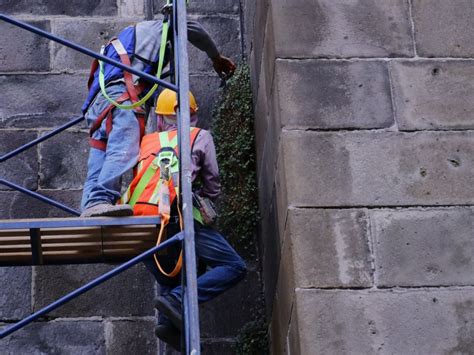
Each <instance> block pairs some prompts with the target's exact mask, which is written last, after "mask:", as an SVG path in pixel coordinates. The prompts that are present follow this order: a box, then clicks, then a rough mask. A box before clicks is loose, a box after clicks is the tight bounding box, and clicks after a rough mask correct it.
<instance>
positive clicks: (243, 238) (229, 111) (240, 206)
mask: <svg viewBox="0 0 474 355" xmlns="http://www.w3.org/2000/svg"><path fill="white" fill-rule="evenodd" d="M214 115H215V116H214V125H213V134H214V137H215V142H216V151H217V161H218V163H219V170H220V177H221V183H222V193H223V199H222V200H221V203H220V204H219V214H220V218H219V222H218V224H219V229H220V230H222V232H224V234H226V235H227V236H228V237H229V238H230V240H232V241H233V242H234V244H235V245H237V246H238V247H239V249H243V250H244V251H245V254H247V255H249V256H255V255H254V253H255V243H254V239H255V231H256V228H257V223H258V219H259V213H258V203H257V177H256V163H255V135H254V115H253V105H252V91H251V88H250V74H249V68H248V66H247V65H246V64H241V65H240V66H239V68H238V69H237V70H236V72H235V74H234V76H233V77H232V79H230V80H229V81H228V83H227V86H226V87H225V89H224V90H223V92H222V95H221V99H220V102H219V104H218V106H217V108H216V109H215V112H214Z"/></svg>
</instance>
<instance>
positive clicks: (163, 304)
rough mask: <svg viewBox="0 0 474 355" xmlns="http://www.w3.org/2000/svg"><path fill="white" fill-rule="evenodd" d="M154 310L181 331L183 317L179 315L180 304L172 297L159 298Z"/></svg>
mask: <svg viewBox="0 0 474 355" xmlns="http://www.w3.org/2000/svg"><path fill="white" fill-rule="evenodd" d="M155 307H156V309H158V311H159V312H161V313H163V314H164V315H165V316H166V317H167V318H168V319H169V320H170V321H171V323H172V324H173V325H174V326H175V327H176V328H178V329H179V331H180V332H181V331H183V317H182V315H181V304H180V303H179V302H178V300H177V299H176V298H174V297H173V296H160V297H158V300H157V301H156V305H155Z"/></svg>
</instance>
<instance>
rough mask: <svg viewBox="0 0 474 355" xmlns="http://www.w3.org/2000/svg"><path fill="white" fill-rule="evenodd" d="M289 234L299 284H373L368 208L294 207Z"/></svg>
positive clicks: (287, 246)
mask: <svg viewBox="0 0 474 355" xmlns="http://www.w3.org/2000/svg"><path fill="white" fill-rule="evenodd" d="M285 234H286V238H285V239H286V240H285V244H284V248H290V250H291V253H292V254H293V257H292V259H293V263H294V266H293V267H294V273H295V275H294V278H295V287H301V288H307V287H314V288H329V287H334V288H336V287H339V288H342V287H351V288H356V287H357V288H359V287H371V286H372V277H371V273H372V272H371V256H370V250H369V240H368V237H369V236H368V234H369V231H368V218H367V215H366V212H365V211H363V210H318V209H299V208H298V209H290V211H289V213H288V222H287V227H286V231H285Z"/></svg>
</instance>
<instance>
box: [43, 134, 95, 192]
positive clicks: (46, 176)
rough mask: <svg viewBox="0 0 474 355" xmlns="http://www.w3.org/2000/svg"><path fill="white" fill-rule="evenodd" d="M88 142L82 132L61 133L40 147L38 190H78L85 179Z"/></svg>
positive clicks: (86, 136)
mask: <svg viewBox="0 0 474 355" xmlns="http://www.w3.org/2000/svg"><path fill="white" fill-rule="evenodd" d="M88 154H89V140H88V135H87V133H85V132H62V133H61V134H60V135H57V136H55V137H53V138H51V139H48V140H47V141H45V142H43V143H41V144H40V147H39V157H40V182H39V183H40V186H41V187H42V188H45V189H63V190H64V189H80V188H81V187H82V184H83V183H84V180H85V178H86V175H87V159H88Z"/></svg>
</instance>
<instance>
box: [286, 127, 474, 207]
mask: <svg viewBox="0 0 474 355" xmlns="http://www.w3.org/2000/svg"><path fill="white" fill-rule="evenodd" d="M473 137H474V136H473V134H472V133H471V132H449V133H447V132H446V133H440V132H423V133H422V132H419V133H391V132H384V133H378V134H374V133H372V132H364V133H362V132H350V133H315V132H295V131H294V132H291V131H288V132H283V134H282V146H281V147H282V148H281V149H282V151H283V157H284V172H285V174H286V175H285V178H282V179H281V181H283V182H286V189H287V192H288V205H290V204H291V205H294V206H300V207H303V206H410V205H450V204H472V203H473V202H474V185H473V184H472V171H473V165H474V161H473V156H474V141H473Z"/></svg>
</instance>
